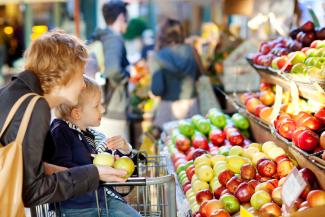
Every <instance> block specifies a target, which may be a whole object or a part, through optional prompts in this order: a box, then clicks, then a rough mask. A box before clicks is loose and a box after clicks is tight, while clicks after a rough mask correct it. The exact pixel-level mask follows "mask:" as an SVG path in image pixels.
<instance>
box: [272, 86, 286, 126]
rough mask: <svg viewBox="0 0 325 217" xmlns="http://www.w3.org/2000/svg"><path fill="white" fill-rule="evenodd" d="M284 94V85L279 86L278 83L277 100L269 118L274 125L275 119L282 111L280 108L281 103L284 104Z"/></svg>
mask: <svg viewBox="0 0 325 217" xmlns="http://www.w3.org/2000/svg"><path fill="white" fill-rule="evenodd" d="M282 95H283V89H282V87H281V86H279V85H276V89H275V101H274V105H273V110H272V113H271V115H270V118H269V120H270V121H271V124H272V125H273V124H274V120H275V119H276V117H277V116H278V114H279V113H280V109H281V105H282Z"/></svg>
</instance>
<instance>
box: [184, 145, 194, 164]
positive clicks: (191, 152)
mask: <svg viewBox="0 0 325 217" xmlns="http://www.w3.org/2000/svg"><path fill="white" fill-rule="evenodd" d="M195 150H196V149H195V148H193V147H191V148H190V150H189V151H188V152H187V153H186V160H187V161H190V160H193V154H194V152H195Z"/></svg>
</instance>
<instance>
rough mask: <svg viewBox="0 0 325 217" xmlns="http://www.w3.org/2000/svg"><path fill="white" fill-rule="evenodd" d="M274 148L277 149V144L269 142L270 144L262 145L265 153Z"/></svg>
mask: <svg viewBox="0 0 325 217" xmlns="http://www.w3.org/2000/svg"><path fill="white" fill-rule="evenodd" d="M273 147H277V146H276V144H275V143H274V142H272V141H268V142H265V143H264V144H263V145H262V151H263V152H264V153H267V152H268V150H269V149H271V148H273Z"/></svg>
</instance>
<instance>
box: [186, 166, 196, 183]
mask: <svg viewBox="0 0 325 217" xmlns="http://www.w3.org/2000/svg"><path fill="white" fill-rule="evenodd" d="M185 173H186V176H187V178H188V179H189V180H190V181H191V180H192V177H193V176H194V174H195V167H194V166H193V165H191V166H190V167H188V168H187V169H186V170H185Z"/></svg>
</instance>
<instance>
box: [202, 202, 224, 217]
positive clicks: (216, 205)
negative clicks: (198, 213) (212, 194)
mask: <svg viewBox="0 0 325 217" xmlns="http://www.w3.org/2000/svg"><path fill="white" fill-rule="evenodd" d="M222 208H223V205H222V204H221V202H220V201H219V200H216V199H212V200H209V201H208V203H207V205H206V212H205V213H206V216H208V217H210V216H211V214H212V213H213V212H215V211H217V210H219V209H222Z"/></svg>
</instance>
